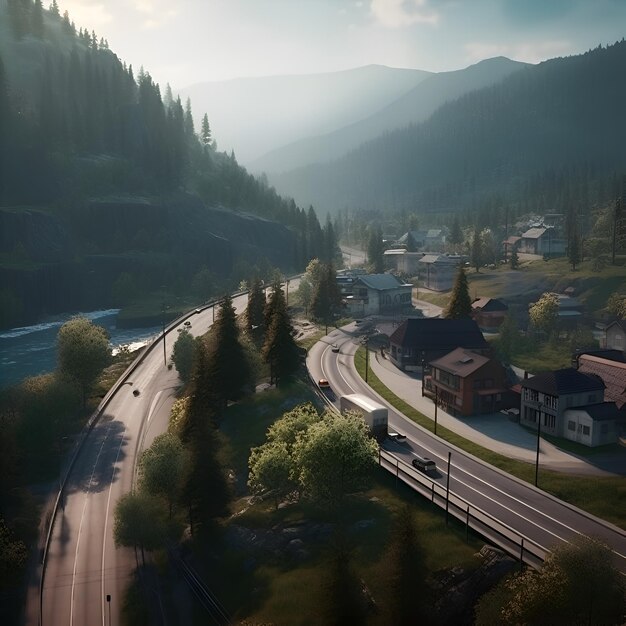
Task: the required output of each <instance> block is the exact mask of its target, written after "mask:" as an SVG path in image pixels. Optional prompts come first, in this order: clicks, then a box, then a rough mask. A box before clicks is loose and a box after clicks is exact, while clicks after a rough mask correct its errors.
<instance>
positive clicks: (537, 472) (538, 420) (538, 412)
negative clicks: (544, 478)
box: [535, 407, 541, 487]
mask: <svg viewBox="0 0 626 626" xmlns="http://www.w3.org/2000/svg"><path fill="white" fill-rule="evenodd" d="M540 440H541V407H540V408H539V411H537V458H536V460H535V487H536V486H537V481H538V478H539V441H540Z"/></svg>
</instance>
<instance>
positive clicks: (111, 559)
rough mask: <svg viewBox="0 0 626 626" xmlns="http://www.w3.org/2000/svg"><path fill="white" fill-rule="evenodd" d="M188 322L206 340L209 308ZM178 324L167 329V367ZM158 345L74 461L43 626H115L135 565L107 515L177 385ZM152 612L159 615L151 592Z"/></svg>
mask: <svg viewBox="0 0 626 626" xmlns="http://www.w3.org/2000/svg"><path fill="white" fill-rule="evenodd" d="M292 284H295V285H297V281H292ZM233 304H234V305H235V308H236V310H237V313H238V314H239V313H242V312H243V311H244V310H245V307H246V304H247V296H246V295H245V294H243V295H239V296H236V297H235V298H234V299H233ZM188 319H189V321H190V322H191V329H190V332H191V333H192V334H193V335H194V336H198V335H201V334H204V333H205V332H206V331H207V330H208V329H209V327H210V326H211V324H212V321H213V310H212V307H208V308H206V309H204V310H201V311H200V313H191V314H190V315H189V316H188ZM183 320H184V318H181V319H180V320H177V323H176V324H173V325H170V326H169V327H168V329H167V332H166V340H165V341H166V354H167V361H168V363H169V362H170V358H171V353H172V348H173V345H174V342H175V341H176V338H177V336H178V332H177V331H178V329H179V328H182V322H183ZM162 346H163V339H162V338H161V339H160V340H158V341H157V342H156V343H155V344H154V345H153V346H152V347H151V348H150V349H147V350H146V351H145V352H144V357H143V359H142V361H141V363H140V364H139V365H138V366H137V367H136V368H135V369H134V371H132V373H131V374H130V375H129V376H128V377H127V378H126V380H125V381H123V384H121V386H119V388H118V389H117V391H116V392H115V393H114V394H113V395H112V397H111V398H110V400H108V403H107V404H106V406H105V408H104V410H103V412H102V414H101V416H100V418H99V419H98V420H97V422H96V423H95V426H94V427H93V428H92V430H91V431H90V432H89V434H88V435H87V437H86V438H85V440H84V442H83V445H82V447H81V448H80V452H79V454H78V456H77V457H76V460H75V463H74V465H73V467H72V470H71V472H70V474H69V476H68V480H67V483H66V487H65V489H64V491H63V494H62V497H61V498H60V500H59V507H58V510H57V515H56V518H55V521H54V525H53V527H52V531H51V536H50V542H49V549H48V553H47V559H46V564H45V576H44V581H43V592H42V595H41V616H42V621H41V624H43V626H61V625H63V626H92V625H93V626H97V625H98V624H101V625H102V626H114V625H117V624H119V623H120V610H121V605H122V602H123V599H124V591H125V589H126V586H127V585H128V583H129V581H130V579H131V577H132V573H133V570H134V569H135V567H136V561H135V555H134V551H132V550H130V549H127V548H122V549H117V548H116V547H115V545H114V542H113V511H114V509H115V504H116V502H117V500H118V499H119V498H120V497H121V496H122V495H124V494H125V493H127V492H129V491H130V490H131V487H132V484H133V476H134V472H135V467H136V462H137V460H138V457H139V454H140V452H141V451H142V450H143V449H144V448H145V447H148V446H149V445H150V443H151V442H152V440H153V439H154V437H155V436H157V435H158V434H160V433H162V432H165V430H166V428H167V423H168V418H169V412H170V408H171V406H172V404H173V402H174V400H175V394H176V390H177V388H178V386H179V384H180V383H179V380H178V374H177V372H176V369H175V368H172V369H168V368H167V367H166V366H165V363H164V354H163V347H162ZM135 391H139V395H136V396H135V395H134V394H133V392H135ZM30 595H31V597H30V598H29V606H28V608H27V623H29V624H37V623H39V610H38V609H39V606H38V605H39V598H36V599H35V598H34V595H35V594H30ZM108 597H110V600H109V601H107V598H108ZM35 604H36V605H37V606H34V605H35ZM154 606H155V607H156V608H155V611H156V612H157V614H158V610H159V609H158V607H159V598H158V594H156V592H155V597H154Z"/></svg>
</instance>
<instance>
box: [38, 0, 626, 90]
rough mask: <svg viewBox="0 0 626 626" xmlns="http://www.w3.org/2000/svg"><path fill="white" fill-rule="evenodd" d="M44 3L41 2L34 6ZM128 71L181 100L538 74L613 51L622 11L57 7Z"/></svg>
mask: <svg viewBox="0 0 626 626" xmlns="http://www.w3.org/2000/svg"><path fill="white" fill-rule="evenodd" d="M44 3H45V0H44ZM58 4H59V7H60V9H61V13H63V11H65V10H67V11H68V12H69V15H70V18H71V19H72V20H73V21H74V22H75V24H76V27H77V28H79V27H86V28H88V29H89V30H90V31H91V30H94V31H95V32H96V34H97V36H98V38H100V37H104V38H105V39H107V40H108V42H109V45H110V47H111V49H112V50H113V51H114V52H115V53H116V54H117V55H118V56H119V57H120V59H122V60H123V61H126V62H127V63H132V65H133V67H134V68H139V67H140V66H142V65H143V66H144V67H145V69H146V70H147V71H148V72H149V73H150V74H151V75H152V77H153V78H154V80H155V81H157V82H159V83H160V84H162V85H163V84H165V83H170V84H171V85H172V87H173V88H175V89H176V88H178V89H182V88H184V87H188V86H189V85H192V84H195V83H199V82H204V81H217V80H228V79H233V78H241V77H249V76H272V75H283V74H311V73H322V72H333V71H339V70H344V69H349V68H354V67H360V66H363V65H369V64H379V65H387V66H389V67H408V68H414V69H422V70H429V71H433V72H440V71H447V70H454V69H460V68H463V67H467V66H468V65H471V64H473V63H475V62H477V61H480V60H482V59H485V58H490V57H494V56H500V55H503V56H507V57H509V58H512V59H515V60H518V61H526V62H529V63H538V62H540V61H542V60H545V59H548V58H552V57H556V56H567V55H570V54H578V53H582V52H585V51H586V50H589V49H591V48H595V47H597V46H598V45H600V44H602V45H605V44H610V43H614V42H615V41H617V40H620V39H622V38H623V37H624V35H625V31H626V0H58Z"/></svg>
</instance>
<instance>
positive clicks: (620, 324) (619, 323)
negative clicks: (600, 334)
mask: <svg viewBox="0 0 626 626" xmlns="http://www.w3.org/2000/svg"><path fill="white" fill-rule="evenodd" d="M611 326H617V327H619V328H621V329H622V330H623V331H624V332H625V333H626V320H615V321H614V322H611V323H610V324H607V327H606V329H605V330H609V328H611Z"/></svg>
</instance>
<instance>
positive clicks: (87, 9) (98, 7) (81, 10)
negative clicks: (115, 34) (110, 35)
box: [59, 0, 113, 31]
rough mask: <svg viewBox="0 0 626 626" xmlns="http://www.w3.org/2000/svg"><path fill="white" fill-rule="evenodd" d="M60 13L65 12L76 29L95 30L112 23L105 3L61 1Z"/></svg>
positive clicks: (86, 0) (111, 17) (111, 16)
mask: <svg viewBox="0 0 626 626" xmlns="http://www.w3.org/2000/svg"><path fill="white" fill-rule="evenodd" d="M59 8H60V10H61V13H63V12H64V11H67V12H68V14H69V16H70V20H72V21H73V22H74V23H75V24H76V27H77V28H81V27H82V28H87V29H88V30H90V31H91V30H96V29H98V28H100V27H102V26H104V25H105V24H109V23H110V22H112V21H113V15H112V14H111V13H110V12H109V10H108V8H107V6H106V5H105V3H103V2H100V1H96V2H90V1H89V0H63V1H62V3H61V4H60V6H59Z"/></svg>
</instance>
